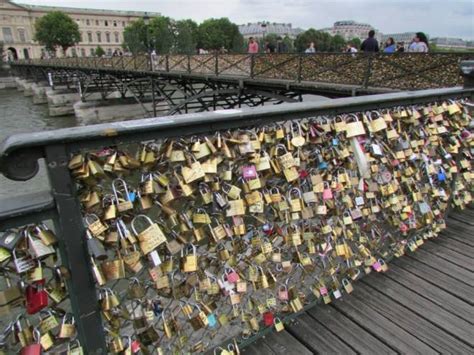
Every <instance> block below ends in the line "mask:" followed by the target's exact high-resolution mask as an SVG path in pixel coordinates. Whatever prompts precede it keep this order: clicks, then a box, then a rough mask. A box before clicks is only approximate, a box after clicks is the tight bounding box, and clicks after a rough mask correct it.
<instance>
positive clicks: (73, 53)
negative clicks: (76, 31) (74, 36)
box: [71, 48, 77, 57]
mask: <svg viewBox="0 0 474 355" xmlns="http://www.w3.org/2000/svg"><path fill="white" fill-rule="evenodd" d="M71 54H72V56H73V57H77V51H76V48H72V49H71Z"/></svg>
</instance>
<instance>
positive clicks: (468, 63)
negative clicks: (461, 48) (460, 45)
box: [459, 60, 474, 89]
mask: <svg viewBox="0 0 474 355" xmlns="http://www.w3.org/2000/svg"><path fill="white" fill-rule="evenodd" d="M459 67H460V69H461V75H462V77H463V78H464V85H463V86H464V88H465V89H471V88H474V60H463V61H462V62H461V64H460V65H459Z"/></svg>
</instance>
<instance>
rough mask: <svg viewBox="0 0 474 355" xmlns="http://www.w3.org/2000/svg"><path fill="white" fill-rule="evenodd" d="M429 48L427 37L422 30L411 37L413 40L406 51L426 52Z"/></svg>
mask: <svg viewBox="0 0 474 355" xmlns="http://www.w3.org/2000/svg"><path fill="white" fill-rule="evenodd" d="M429 50H430V46H429V44H428V38H427V37H426V35H425V34H424V33H423V32H417V33H416V34H415V37H414V38H413V42H412V43H411V44H410V47H408V52H418V53H427V52H429Z"/></svg>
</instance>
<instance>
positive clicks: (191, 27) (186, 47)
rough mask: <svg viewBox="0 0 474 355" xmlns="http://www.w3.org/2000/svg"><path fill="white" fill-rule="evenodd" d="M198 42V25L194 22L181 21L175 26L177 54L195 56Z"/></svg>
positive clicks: (175, 49)
mask: <svg viewBox="0 0 474 355" xmlns="http://www.w3.org/2000/svg"><path fill="white" fill-rule="evenodd" d="M197 42H198V25H197V23H196V22H194V21H193V20H181V21H177V22H176V26H175V48H174V51H175V52H176V53H181V54H193V53H194V52H195V51H196V46H197Z"/></svg>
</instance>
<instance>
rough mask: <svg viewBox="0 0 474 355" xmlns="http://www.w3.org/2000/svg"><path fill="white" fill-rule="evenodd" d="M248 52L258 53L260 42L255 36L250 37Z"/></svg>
mask: <svg viewBox="0 0 474 355" xmlns="http://www.w3.org/2000/svg"><path fill="white" fill-rule="evenodd" d="M248 53H252V54H254V53H258V43H257V41H256V40H255V39H254V38H253V37H250V38H249V48H248Z"/></svg>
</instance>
